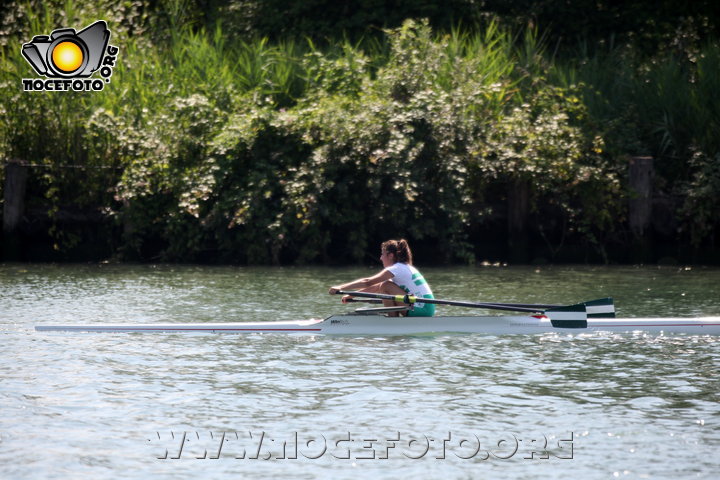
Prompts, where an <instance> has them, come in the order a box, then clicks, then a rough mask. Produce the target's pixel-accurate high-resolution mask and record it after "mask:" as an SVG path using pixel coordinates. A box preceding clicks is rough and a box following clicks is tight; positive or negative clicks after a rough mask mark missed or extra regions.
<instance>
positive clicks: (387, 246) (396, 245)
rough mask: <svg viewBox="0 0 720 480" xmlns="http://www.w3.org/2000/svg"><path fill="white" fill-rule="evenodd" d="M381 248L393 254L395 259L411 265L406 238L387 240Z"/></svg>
mask: <svg viewBox="0 0 720 480" xmlns="http://www.w3.org/2000/svg"><path fill="white" fill-rule="evenodd" d="M381 248H382V249H383V250H385V251H386V252H388V253H392V254H393V255H395V261H396V262H401V263H407V264H408V265H412V251H411V250H410V245H408V242H407V240H405V239H404V238H401V239H400V240H388V241H387V242H384V243H383V244H382V245H381Z"/></svg>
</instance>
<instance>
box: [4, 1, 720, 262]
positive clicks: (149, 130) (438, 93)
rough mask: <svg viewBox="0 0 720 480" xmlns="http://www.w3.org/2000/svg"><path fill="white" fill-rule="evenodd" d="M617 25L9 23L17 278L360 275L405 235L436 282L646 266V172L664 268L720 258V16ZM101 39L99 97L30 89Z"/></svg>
mask: <svg viewBox="0 0 720 480" xmlns="http://www.w3.org/2000/svg"><path fill="white" fill-rule="evenodd" d="M618 5H619V4H617V3H616V2H597V1H593V2H584V1H580V2H571V3H568V2H564V1H551V0H547V1H540V2H537V1H535V2H530V1H526V2H495V1H490V0H487V1H482V2H477V1H470V0H454V1H452V2H449V3H448V2H443V3H440V2H436V1H431V0H416V1H410V0H406V1H396V2H378V1H375V0H361V1H357V2H341V3H337V2H327V1H320V0H315V1H306V2H286V1H285V2H279V1H275V0H266V1H247V0H156V1H148V0H145V1H140V0H137V1H128V2H122V3H121V4H118V3H114V2H109V1H99V2H94V3H93V4H92V5H86V4H79V3H75V2H73V1H51V2H35V1H28V2H22V1H15V2H9V3H5V4H4V6H3V7H0V9H1V10H0V13H1V14H2V24H1V25H0V63H1V64H2V70H1V75H2V76H1V77H0V97H2V102H1V104H2V106H1V107H0V108H1V109H2V117H1V118H2V120H0V157H2V158H3V159H4V161H8V160H14V159H17V160H21V161H23V162H26V163H29V164H31V165H32V167H30V176H29V179H28V192H27V215H26V221H25V223H24V225H23V231H22V235H24V237H23V238H25V239H26V240H27V248H26V249H25V251H24V255H25V258H31V259H32V258H34V259H37V258H41V259H63V258H65V259H79V258H106V257H111V256H115V257H117V258H120V259H129V260H164V261H201V262H232V263H276V264H277V263H342V262H366V261H369V260H371V259H374V258H375V256H376V252H375V249H376V247H377V244H378V243H379V242H380V241H382V240H385V239H387V238H389V237H396V236H406V237H408V238H409V239H411V241H412V243H413V245H414V246H415V248H416V249H417V250H418V256H420V257H421V258H423V259H424V260H426V261H428V262H433V261H434V262H474V261H476V260H485V259H487V260H492V261H497V260H506V259H508V258H513V259H515V260H522V261H530V260H533V259H534V260H535V261H604V262H608V261H634V260H636V258H633V257H631V256H628V253H627V252H628V248H627V247H628V246H629V245H632V244H633V243H634V242H636V240H637V239H636V238H634V237H633V235H632V234H631V232H629V230H628V224H627V202H628V200H629V199H630V198H632V196H633V193H632V192H630V191H629V190H628V188H627V174H628V173H627V172H628V170H627V168H628V160H629V158H630V157H631V156H633V155H651V156H653V157H654V158H655V166H656V172H655V194H656V196H659V197H660V198H661V199H664V200H663V201H664V202H665V203H663V205H665V206H666V210H659V211H660V212H661V213H663V212H665V213H668V215H666V216H665V217H667V218H656V219H655V220H656V222H655V223H654V225H653V229H654V230H653V232H652V239H653V240H654V241H655V243H656V245H655V246H654V249H655V250H654V252H653V256H654V257H655V258H659V257H662V256H673V257H675V258H678V259H681V260H683V261H690V260H698V259H700V260H701V261H718V241H717V238H716V237H717V228H718V225H719V224H720V213H719V212H718V208H717V205H718V203H719V202H718V200H720V145H719V143H720V140H719V139H720V137H719V136H718V135H717V132H718V131H720V125H719V123H720V94H718V88H717V87H718V82H719V81H720V80H719V79H720V71H718V70H719V69H720V47H719V46H718V42H717V38H718V37H717V33H718V32H717V28H718V22H717V20H718V12H717V7H716V6H715V5H714V3H711V2H705V1H699V2H686V4H684V5H673V8H672V9H671V8H670V6H671V4H670V2H660V3H658V2H650V1H635V2H623V6H622V8H621V7H619V6H618ZM99 18H101V19H105V20H106V21H108V24H109V26H110V28H111V31H112V35H113V37H112V39H111V43H112V44H113V45H118V46H120V56H119V61H118V66H117V67H116V69H115V71H114V74H113V81H112V83H111V84H109V85H108V86H107V87H106V88H105V90H103V91H102V92H100V93H97V92H95V93H77V92H62V93H56V92H45V93H41V92H33V93H32V94H30V93H24V92H22V91H21V89H20V84H21V79H22V78H24V77H29V76H32V75H34V73H33V72H32V71H31V69H30V67H29V65H27V63H26V62H25V61H24V59H23V58H22V57H21V56H20V54H19V50H20V45H21V44H22V43H24V42H27V41H29V39H30V38H32V36H33V35H39V34H49V33H50V31H52V30H53V29H55V28H59V27H62V26H74V27H75V28H78V29H79V28H82V27H84V26H85V25H87V24H89V23H91V22H92V21H94V20H96V19H99ZM412 19H414V20H412ZM423 19H425V20H423ZM518 199H520V200H518ZM523 202H525V203H526V206H525V207H520V208H519V209H518V204H520V205H522V204H523ZM517 212H520V213H517ZM515 217H517V218H515ZM516 224H517V225H516ZM513 225H515V226H513ZM514 228H515V229H519V230H518V231H517V232H515V233H513V229H514ZM513 237H515V238H513ZM519 237H520V238H521V239H522V242H520V243H521V244H520V245H519V247H518V244H517V238H519ZM646 246H647V245H646ZM518 248H519V250H520V254H521V255H520V256H515V257H513V255H514V252H513V249H515V250H517V249H518ZM515 253H517V252H515Z"/></svg>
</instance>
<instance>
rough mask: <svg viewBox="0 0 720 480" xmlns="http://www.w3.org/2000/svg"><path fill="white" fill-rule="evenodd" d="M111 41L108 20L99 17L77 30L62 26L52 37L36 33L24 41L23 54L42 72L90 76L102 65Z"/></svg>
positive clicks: (65, 76) (61, 75)
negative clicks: (106, 21)
mask: <svg viewBox="0 0 720 480" xmlns="http://www.w3.org/2000/svg"><path fill="white" fill-rule="evenodd" d="M109 40H110V30H108V28H107V23H105V21H103V20H98V21H97V22H95V23H93V24H92V25H90V26H89V27H86V28H85V29H83V30H81V31H80V32H77V33H76V32H75V29H74V28H59V29H57V30H53V32H52V33H51V34H50V36H47V35H36V36H34V37H33V39H32V40H31V41H30V43H25V44H23V47H22V54H23V57H25V59H26V60H27V61H28V62H29V63H30V65H32V67H33V68H34V69H35V71H36V72H37V73H38V74H39V75H44V76H46V77H53V78H58V77H60V78H70V77H89V76H90V75H92V74H93V72H95V71H96V70H97V69H98V68H100V63H101V62H102V58H103V53H104V52H105V47H107V44H108V41H109Z"/></svg>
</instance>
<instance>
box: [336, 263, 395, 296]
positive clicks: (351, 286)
mask: <svg viewBox="0 0 720 480" xmlns="http://www.w3.org/2000/svg"><path fill="white" fill-rule="evenodd" d="M394 276H395V275H393V274H392V273H391V272H390V271H388V270H387V269H386V270H383V271H382V272H380V273H378V274H377V275H373V276H372V277H368V278H358V279H357V280H353V281H352V282H349V283H345V284H343V285H340V286H337V287H331V288H330V293H331V294H333V293H335V291H337V290H358V289H360V290H363V289H366V288H370V287H372V286H374V285H377V284H379V283H382V282H385V281H387V280H390V279H391V278H393V277H394Z"/></svg>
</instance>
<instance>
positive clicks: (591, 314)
mask: <svg viewBox="0 0 720 480" xmlns="http://www.w3.org/2000/svg"><path fill="white" fill-rule="evenodd" d="M583 304H584V305H585V308H586V310H587V316H588V318H615V303H614V302H613V299H612V297H607V298H598V299H597V300H590V301H589V302H583Z"/></svg>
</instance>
